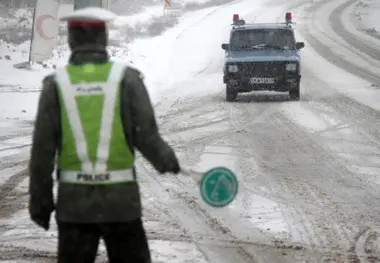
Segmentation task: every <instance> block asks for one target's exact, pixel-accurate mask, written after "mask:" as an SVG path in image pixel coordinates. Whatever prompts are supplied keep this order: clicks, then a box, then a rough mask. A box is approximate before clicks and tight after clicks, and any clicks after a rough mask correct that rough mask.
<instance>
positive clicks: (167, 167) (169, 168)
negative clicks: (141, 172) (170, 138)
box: [156, 151, 181, 174]
mask: <svg viewBox="0 0 380 263" xmlns="http://www.w3.org/2000/svg"><path fill="white" fill-rule="evenodd" d="M168 153H169V152H168ZM156 168H157V170H158V171H159V172H160V173H161V174H163V173H174V174H178V173H180V171H181V167H180V166H179V162H178V159H177V157H176V155H175V153H174V152H173V151H170V153H169V154H166V155H165V156H164V157H163V158H161V160H160V162H159V164H158V167H156Z"/></svg>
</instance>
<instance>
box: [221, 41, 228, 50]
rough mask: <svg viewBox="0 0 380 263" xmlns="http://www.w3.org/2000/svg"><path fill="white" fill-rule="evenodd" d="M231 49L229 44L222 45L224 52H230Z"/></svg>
mask: <svg viewBox="0 0 380 263" xmlns="http://www.w3.org/2000/svg"><path fill="white" fill-rule="evenodd" d="M229 48H230V45H229V44H226V43H224V44H222V49H223V50H228V49H229Z"/></svg>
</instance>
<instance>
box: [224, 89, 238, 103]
mask: <svg viewBox="0 0 380 263" xmlns="http://www.w3.org/2000/svg"><path fill="white" fill-rule="evenodd" d="M237 95H238V93H237V91H235V90H233V89H232V88H230V87H229V86H227V87H226V101H229V102H231V101H234V100H236V97H237Z"/></svg>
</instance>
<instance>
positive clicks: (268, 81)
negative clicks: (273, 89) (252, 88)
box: [251, 78, 274, 84]
mask: <svg viewBox="0 0 380 263" xmlns="http://www.w3.org/2000/svg"><path fill="white" fill-rule="evenodd" d="M251 83H252V84H274V78H251Z"/></svg>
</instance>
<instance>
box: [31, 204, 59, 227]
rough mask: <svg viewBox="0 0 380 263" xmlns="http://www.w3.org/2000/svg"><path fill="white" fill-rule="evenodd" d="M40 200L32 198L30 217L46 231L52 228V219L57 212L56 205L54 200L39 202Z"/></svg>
mask: <svg viewBox="0 0 380 263" xmlns="http://www.w3.org/2000/svg"><path fill="white" fill-rule="evenodd" d="M37 200H38V199H35V198H31V200H30V203H29V215H30V219H32V221H33V222H34V223H36V224H37V225H38V226H39V227H42V228H43V229H45V230H46V231H47V230H49V227H50V217H51V214H52V213H53V211H54V210H55V204H54V203H53V200H49V201H47V200H46V199H44V200H43V202H41V201H39V200H38V201H37Z"/></svg>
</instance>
